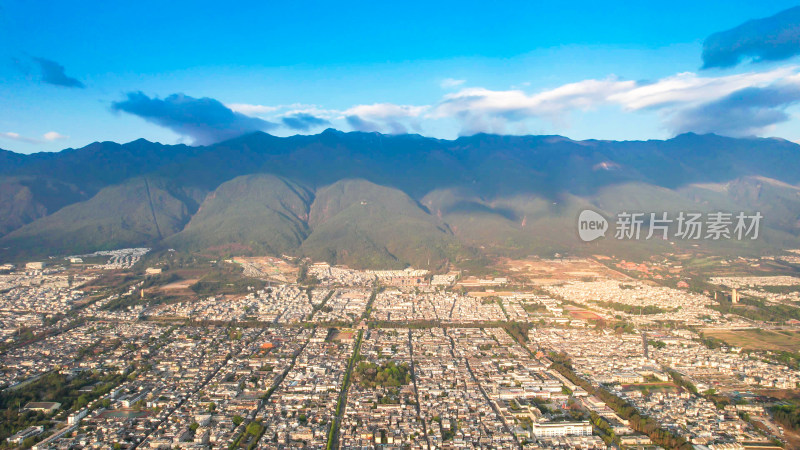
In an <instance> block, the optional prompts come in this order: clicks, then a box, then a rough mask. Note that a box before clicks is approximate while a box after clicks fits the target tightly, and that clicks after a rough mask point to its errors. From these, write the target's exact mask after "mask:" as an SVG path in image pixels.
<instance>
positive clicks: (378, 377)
mask: <svg viewBox="0 0 800 450" xmlns="http://www.w3.org/2000/svg"><path fill="white" fill-rule="evenodd" d="M355 380H356V382H357V383H358V384H359V385H361V386H364V387H375V386H404V385H407V384H409V383H411V368H410V367H409V365H408V363H402V364H395V362H394V361H387V362H385V363H383V364H381V365H380V366H379V365H377V364H375V363H371V362H367V361H361V362H359V363H358V366H356V369H355Z"/></svg>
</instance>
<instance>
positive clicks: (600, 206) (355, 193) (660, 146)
mask: <svg viewBox="0 0 800 450" xmlns="http://www.w3.org/2000/svg"><path fill="white" fill-rule="evenodd" d="M798 167H800V146H798V145H797V144H794V143H792V142H789V141H785V140H781V139H762V138H747V139H733V138H726V137H721V136H716V135H696V134H691V133H690V134H684V135H680V136H677V137H675V138H673V139H669V140H665V141H658V140H651V141H624V142H617V141H597V140H587V141H574V140H571V139H568V138H565V137H562V136H498V135H488V134H478V135H475V136H469V137H462V138H458V139H455V140H440V139H432V138H426V137H422V136H419V135H397V136H389V135H383V134H379V133H360V132H354V133H343V132H340V131H336V130H326V131H324V132H323V133H321V134H318V135H313V136H292V137H287V138H278V137H275V136H271V135H268V134H265V133H252V134H248V135H245V136H241V137H239V138H236V139H232V140H229V141H225V142H222V143H219V144H215V145H211V146H205V147H188V146H185V145H175V146H170V145H162V144H157V143H151V142H148V141H145V140H143V139H140V140H137V141H133V142H130V143H127V144H117V143H113V142H102V143H93V144H90V145H88V146H86V147H84V148H81V149H67V150H64V151H62V152H58V153H37V154H33V155H20V154H16V153H12V152H7V151H0V213H3V214H2V215H0V260H4V259H14V258H22V257H26V256H27V255H40V254H48V255H50V254H52V255H55V254H66V253H75V252H78V251H81V252H82V251H88V250H96V249H101V248H102V249H106V248H115V247H128V246H133V245H164V246H170V247H174V248H176V249H184V250H189V251H204V252H213V253H224V254H262V253H267V254H280V253H290V254H295V255H298V256H310V257H312V258H314V259H320V260H328V261H331V262H336V263H344V264H349V265H353V266H359V267H402V266H405V265H408V264H413V265H417V266H427V265H428V264H429V265H430V266H431V267H439V266H442V265H444V264H446V263H447V262H458V261H464V260H476V259H479V258H481V257H482V255H509V256H526V255H529V254H543V255H547V254H553V253H556V252H558V253H567V254H580V253H589V252H617V253H642V254H647V253H649V252H652V251H659V250H665V249H669V248H672V247H671V246H678V247H680V246H682V245H690V244H691V245H693V244H695V243H694V242H692V243H686V242H676V243H674V244H670V243H668V242H667V243H665V242H648V243H643V242H636V243H630V242H619V241H616V240H613V239H601V240H599V241H595V242H593V243H591V244H586V243H583V242H580V241H579V240H578V239H577V237H576V232H575V224H576V219H577V215H578V214H579V212H580V211H581V210H582V209H585V208H587V207H591V208H593V209H595V210H598V211H600V212H604V213H606V215H607V216H608V217H612V216H613V215H614V214H616V213H617V212H620V211H624V210H627V211H634V210H638V211H646V212H659V211H671V212H676V211H684V210H692V211H700V212H710V211H715V210H725V211H739V210H743V211H749V212H753V211H761V212H762V214H763V215H764V222H763V224H762V227H763V230H764V231H763V234H762V238H760V239H759V240H758V241H757V242H747V243H739V242H726V243H708V245H710V246H712V247H714V248H719V249H720V250H724V251H730V252H733V253H737V252H750V253H754V252H756V253H757V252H762V251H772V250H774V249H781V248H786V247H787V246H795V247H800V245H798V244H800V239H798V236H800V193H798V192H800V191H799V190H798V184H799V183H800V171H797V170H796V169H797V168H798ZM145 181H146V182H147V183H145ZM148 192H149V194H148ZM151 205H152V207H151ZM701 244H702V245H706V244H707V243H701Z"/></svg>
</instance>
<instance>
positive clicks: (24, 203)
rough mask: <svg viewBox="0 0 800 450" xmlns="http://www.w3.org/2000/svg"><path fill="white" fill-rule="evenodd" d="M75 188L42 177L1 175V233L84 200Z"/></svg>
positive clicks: (3, 233) (82, 195)
mask: <svg viewBox="0 0 800 450" xmlns="http://www.w3.org/2000/svg"><path fill="white" fill-rule="evenodd" d="M85 199H86V195H85V194H83V193H82V192H80V191H79V190H78V188H77V187H75V186H73V185H70V184H67V183H62V182H60V181H56V180H52V179H47V178H42V177H2V178H0V236H3V235H5V234H7V233H9V232H11V231H13V230H16V229H17V228H19V227H21V226H23V225H25V224H27V223H30V222H33V221H34V220H36V219H38V218H40V217H44V216H46V215H48V214H51V213H53V212H55V211H58V210H59V209H61V208H62V207H63V206H65V205H68V204H70V203H74V202H77V201H81V200H85Z"/></svg>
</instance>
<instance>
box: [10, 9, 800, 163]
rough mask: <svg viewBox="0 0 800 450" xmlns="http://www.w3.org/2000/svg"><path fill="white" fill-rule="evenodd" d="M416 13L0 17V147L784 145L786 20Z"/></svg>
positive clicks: (615, 12) (795, 134)
mask: <svg viewBox="0 0 800 450" xmlns="http://www.w3.org/2000/svg"><path fill="white" fill-rule="evenodd" d="M431 3H432V2H414V1H410V2H402V3H397V2H374V1H372V2H346V3H344V2H342V3H339V2H336V3H334V2H329V3H322V2H300V1H298V2H280V3H277V2H252V3H249V4H248V3H247V2H206V1H193V2H182V1H170V2H163V1H161V2H154V1H139V2H135V3H134V2H131V3H130V4H128V5H126V6H119V4H118V2H80V1H76V2H69V3H67V2H45V1H39V0H27V1H22V0H18V1H0V80H2V83H0V106H1V107H0V148H4V149H9V150H13V151H18V152H23V153H30V152H34V151H54V150H60V149H63V148H66V147H81V146H84V145H86V144H88V143H91V142H93V141H103V140H113V141H117V142H128V141H131V140H134V139H137V138H140V137H144V138H146V139H148V140H153V141H159V142H163V143H167V144H173V143H178V142H182V143H188V144H193V143H195V144H207V143H211V142H214V141H218V140H220V139H224V138H228V137H231V136H234V135H236V134H239V133H243V132H247V131H252V130H255V129H261V130H264V131H267V132H270V133H273V134H276V135H291V134H297V133H317V132H319V131H321V130H323V129H324V128H326V127H334V128H338V129H342V130H345V131H349V130H354V129H357V130H364V131H372V130H375V131H381V132H387V133H398V132H414V133H420V134H424V135H428V136H435V137H441V138H453V137H456V136H458V135H463V134H473V133H475V132H482V131H485V132H496V133H509V134H562V135H565V136H569V137H571V138H574V139H589V138H597V139H648V138H656V139H663V138H669V137H671V136H674V135H675V134H677V133H680V132H685V131H696V132H717V133H720V134H726V135H737V136H738V135H761V136H779V137H783V138H786V139H790V140H794V141H800V126H798V123H797V116H798V114H800V109H798V106H797V102H800V76H798V68H797V66H800V56H797V55H798V53H800V40H798V39H800V38H798V34H799V33H800V19H798V16H800V14H798V12H800V10H798V9H797V8H795V7H796V6H797V2H783V1H764V2H752V1H747V2H745V1H739V2H737V1H725V2H722V1H719V2H718V1H707V2H697V1H692V2H688V1H673V2H659V3H660V4H655V2H638V3H640V4H630V3H631V2H614V3H609V2H597V1H594V2H588V1H575V2H570V3H569V4H566V5H565V4H560V5H559V4H557V3H559V2H530V1H527V2H497V3H492V4H487V3H486V2H466V1H459V2H437V3H436V4H435V5H432V4H431ZM626 3H627V4H626ZM793 8H794V9H793ZM754 19H759V20H760V21H757V22H754V23H750V24H747V22H748V21H750V20H754ZM787 30H788V32H787ZM770 33H778V34H779V35H780V36H783V37H784V38H786V36H788V40H787V41H786V42H783V43H781V44H780V45H778V46H777V47H776V45H775V44H774V40H773V41H772V44H765V43H764V42H761V41H760V39H761V38H760V37H761V36H767V37H768V36H769V35H770ZM781 33H782V34H781ZM732 49H739V50H732ZM741 49H745V50H741ZM737 51H738V52H742V51H744V53H742V54H739V53H736V52H737ZM704 66H705V68H703V67H704Z"/></svg>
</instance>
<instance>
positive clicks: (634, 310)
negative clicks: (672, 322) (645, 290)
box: [594, 301, 671, 315]
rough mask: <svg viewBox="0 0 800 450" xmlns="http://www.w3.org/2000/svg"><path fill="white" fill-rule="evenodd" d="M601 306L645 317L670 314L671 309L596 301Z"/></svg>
mask: <svg viewBox="0 0 800 450" xmlns="http://www.w3.org/2000/svg"><path fill="white" fill-rule="evenodd" d="M594 303H596V304H597V305H599V306H602V307H603V308H609V309H613V310H614V311H620V312H624V313H627V314H645V315H652V314H663V313H666V312H670V311H671V310H670V309H664V308H659V307H658V306H655V305H647V306H634V305H628V304H625V303H618V302H601V301H595V302H594Z"/></svg>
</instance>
